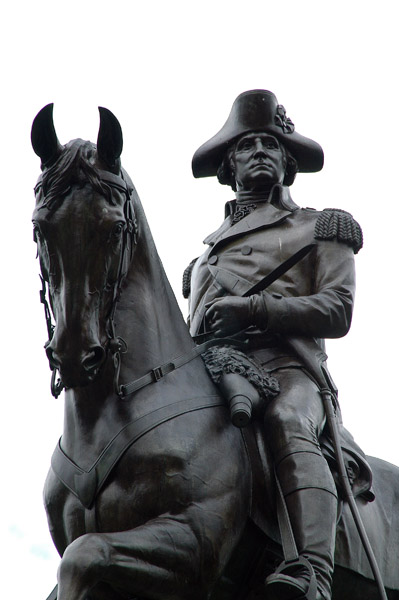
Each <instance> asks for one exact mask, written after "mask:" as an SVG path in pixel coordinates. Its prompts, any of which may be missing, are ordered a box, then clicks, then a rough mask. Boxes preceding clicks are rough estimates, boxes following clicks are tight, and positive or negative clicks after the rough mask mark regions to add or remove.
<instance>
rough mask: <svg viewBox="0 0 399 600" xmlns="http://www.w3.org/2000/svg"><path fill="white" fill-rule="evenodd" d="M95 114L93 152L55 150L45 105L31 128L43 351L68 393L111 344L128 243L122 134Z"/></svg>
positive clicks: (96, 368) (76, 146)
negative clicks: (45, 311)
mask: <svg viewBox="0 0 399 600" xmlns="http://www.w3.org/2000/svg"><path fill="white" fill-rule="evenodd" d="M99 111H100V127H99V133H98V139H97V146H96V145H94V144H92V143H91V142H86V141H83V140H80V139H77V140H73V141H71V142H69V143H68V144H66V145H65V146H63V145H61V144H60V142H59V141H58V139H57V135H56V132H55V128H54V124H53V105H52V104H50V105H48V106H46V107H44V108H43V109H42V110H41V111H40V112H39V114H38V115H37V116H36V118H35V120H34V122H33V126H32V146H33V149H34V151H35V152H36V154H37V155H38V156H39V157H40V159H41V168H42V174H41V176H40V178H39V180H38V182H37V184H36V187H35V195H36V206H35V210H34V213H33V224H34V238H35V241H36V243H37V249H38V257H39V261H40V268H41V273H42V279H43V281H44V290H45V288H46V285H48V290H49V300H50V306H51V311H52V313H53V316H54V319H55V326H54V327H53V326H52V325H48V329H49V340H48V342H47V344H46V346H45V348H46V353H47V357H48V359H49V362H50V367H51V369H52V370H53V371H54V373H55V372H56V371H57V370H58V371H59V372H60V375H61V380H62V382H63V384H64V385H65V386H66V387H71V388H74V387H82V386H85V385H87V384H88V383H90V382H91V381H93V380H94V379H95V378H96V376H97V375H98V373H99V372H100V370H101V367H102V366H103V365H104V363H105V361H106V357H107V355H108V351H109V350H111V352H112V351H113V352H115V348H116V347H117V346H118V341H117V338H116V337H115V333H114V326H113V314H114V311H115V305H116V302H117V300H118V297H119V294H120V290H121V286H122V283H123V280H124V277H125V275H126V273H127V270H128V267H129V264H130V261H131V258H132V254H133V249H134V240H135V218H134V212H133V211H134V209H133V204H132V194H133V192H134V187H133V184H132V182H131V180H130V178H129V177H128V175H127V174H126V173H125V171H124V170H123V169H121V163H120V155H121V152H122V146H123V140H122V130H121V127H120V124H119V122H118V120H117V119H116V117H115V116H114V115H113V114H112V113H111V112H110V111H109V110H107V109H105V108H99ZM44 296H45V293H44ZM42 300H43V298H42ZM44 302H46V300H45V299H44ZM48 318H49V319H50V315H49V316H48Z"/></svg>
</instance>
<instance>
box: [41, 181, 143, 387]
mask: <svg viewBox="0 0 399 600" xmlns="http://www.w3.org/2000/svg"><path fill="white" fill-rule="evenodd" d="M98 177H99V179H100V181H102V182H103V183H106V184H107V185H109V186H110V187H113V188H116V189H117V190H119V191H120V192H122V193H124V194H125V195H126V198H125V202H124V207H123V212H124V217H125V222H126V228H125V231H124V234H123V242H122V248H121V253H120V260H119V268H118V277H117V280H116V282H115V285H114V287H113V298H112V304H111V309H110V312H109V316H108V322H109V330H110V331H109V337H110V350H111V353H112V354H113V356H114V362H115V365H117V364H119V363H120V352H121V351H124V350H123V349H124V348H126V343H125V342H124V340H123V339H122V338H119V337H117V336H116V335H115V325H114V315H115V310H116V303H117V302H118V300H119V297H120V293H121V287H122V281H123V279H124V277H125V275H126V273H125V272H124V264H125V262H126V258H125V256H126V252H127V249H128V246H130V259H131V257H132V254H133V246H134V244H135V243H136V229H137V224H136V220H135V215H134V211H133V207H132V203H131V195H132V193H133V189H134V188H132V187H130V186H129V185H128V183H127V182H126V181H125V179H124V178H123V176H120V175H116V174H115V173H111V172H109V171H103V170H99V171H98ZM42 180H43V176H42V175H40V177H39V179H38V181H37V183H36V185H35V194H37V192H38V191H39V189H40V187H41V185H42ZM129 237H130V244H129ZM129 262H130V260H129ZM40 279H41V282H42V289H41V290H40V301H41V302H42V304H43V305H44V313H45V319H46V326H47V333H48V341H47V343H46V346H47V345H48V344H49V343H50V342H51V339H52V337H53V334H54V329H55V326H54V325H53V324H52V321H51V311H50V308H49V303H48V301H47V289H46V281H45V279H44V278H43V277H42V275H40ZM50 369H51V371H52V377H51V393H52V395H53V396H54V397H55V398H57V397H58V396H59V395H60V393H61V391H62V389H63V388H64V385H63V383H62V381H61V379H60V378H59V379H58V381H56V371H57V369H54V368H51V365H50ZM118 370H119V369H118Z"/></svg>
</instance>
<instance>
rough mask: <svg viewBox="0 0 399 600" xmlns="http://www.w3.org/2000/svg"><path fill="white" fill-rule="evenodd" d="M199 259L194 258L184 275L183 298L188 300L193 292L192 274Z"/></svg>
mask: <svg viewBox="0 0 399 600" xmlns="http://www.w3.org/2000/svg"><path fill="white" fill-rule="evenodd" d="M197 260H198V258H194V260H192V261H191V262H190V264H189V265H188V267H187V268H186V269H185V271H184V273H183V297H184V298H188V297H189V295H190V292H191V272H192V270H193V267H194V265H195V263H196V262H197Z"/></svg>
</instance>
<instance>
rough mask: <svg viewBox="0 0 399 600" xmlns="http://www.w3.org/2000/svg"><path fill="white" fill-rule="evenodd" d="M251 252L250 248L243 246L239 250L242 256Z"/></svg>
mask: <svg viewBox="0 0 399 600" xmlns="http://www.w3.org/2000/svg"><path fill="white" fill-rule="evenodd" d="M251 252H252V248H251V246H243V247H242V248H241V254H244V256H247V255H248V254H251Z"/></svg>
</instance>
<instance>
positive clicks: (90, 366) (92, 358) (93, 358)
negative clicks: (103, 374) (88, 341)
mask: <svg viewBox="0 0 399 600" xmlns="http://www.w3.org/2000/svg"><path fill="white" fill-rule="evenodd" d="M104 358H105V350H104V348H103V347H102V346H93V347H92V348H90V350H89V352H88V353H87V354H86V356H85V357H84V358H83V360H82V366H83V368H84V369H85V370H86V371H94V370H95V369H96V368H98V367H99V366H100V365H101V363H102V362H103V360H104Z"/></svg>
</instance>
